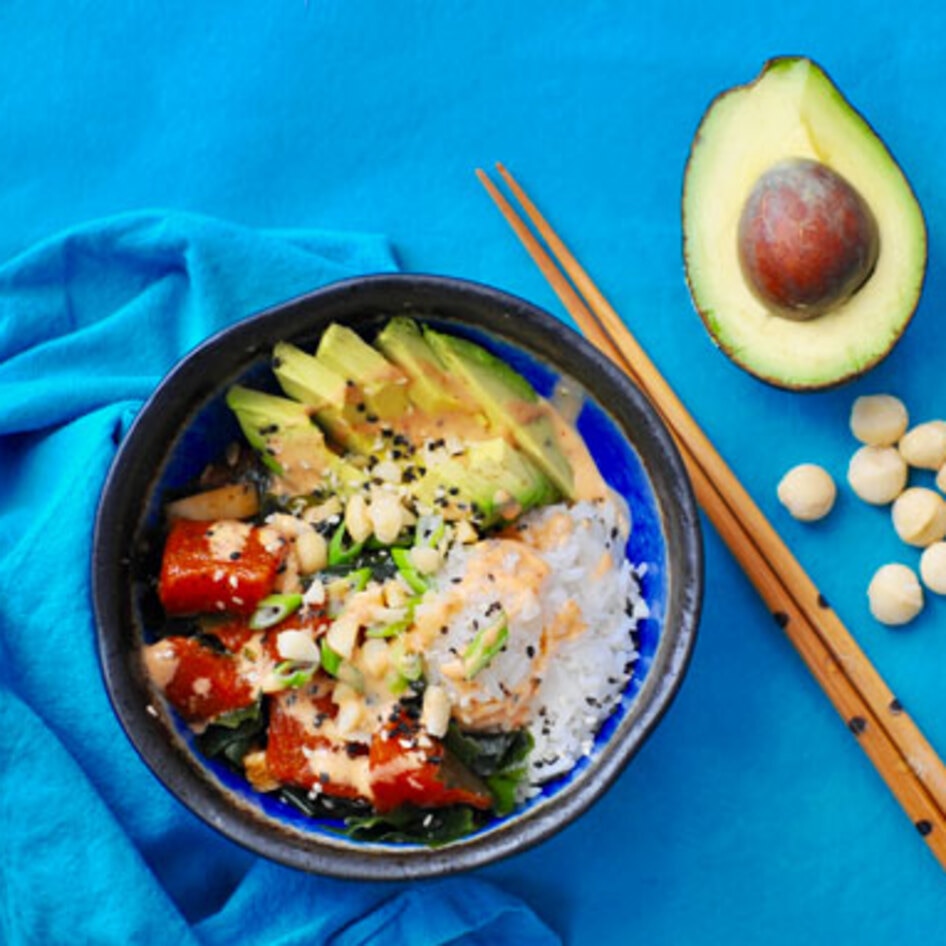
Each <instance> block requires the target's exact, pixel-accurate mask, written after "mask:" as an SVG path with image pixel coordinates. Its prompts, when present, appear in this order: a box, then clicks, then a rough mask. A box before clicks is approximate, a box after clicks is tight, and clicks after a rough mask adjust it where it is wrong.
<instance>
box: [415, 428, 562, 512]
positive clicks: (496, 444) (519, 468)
mask: <svg viewBox="0 0 946 946" xmlns="http://www.w3.org/2000/svg"><path fill="white" fill-rule="evenodd" d="M414 496H415V498H416V499H417V500H418V502H419V503H421V505H423V506H427V507H429V508H430V509H431V510H433V511H436V512H439V513H440V514H442V515H443V516H444V517H445V518H448V519H450V518H456V517H458V516H459V517H460V518H464V517H465V515H466V509H465V508H464V507H472V509H473V513H474V517H475V518H476V519H477V521H478V523H479V525H480V526H481V527H486V526H490V525H494V524H496V523H497V522H502V521H507V520H512V519H514V518H516V517H517V516H519V515H520V514H521V513H523V512H526V511H527V510H529V509H533V508H535V507H536V506H544V505H547V504H548V503H553V502H555V501H556V500H558V499H559V498H560V493H559V490H558V489H557V488H556V487H555V485H554V484H553V483H552V481H551V480H550V479H549V478H548V477H547V476H546V475H545V473H543V471H542V470H541V469H539V467H538V466H536V464H534V463H533V462H532V461H531V460H529V458H528V457H527V456H526V455H525V454H524V453H522V452H521V451H519V450H517V449H516V448H515V447H513V446H512V445H511V444H510V443H509V442H508V441H507V440H505V439H503V438H502V437H495V438H493V439H490V440H481V441H478V442H475V443H471V444H468V445H467V446H466V447H465V448H464V450H463V452H462V453H459V454H456V455H451V454H448V453H446V452H444V453H442V454H441V455H440V456H439V457H434V458H429V459H428V461H427V472H426V473H425V474H424V476H423V477H422V478H421V479H420V480H419V481H418V483H417V484H416V486H415V487H414Z"/></svg>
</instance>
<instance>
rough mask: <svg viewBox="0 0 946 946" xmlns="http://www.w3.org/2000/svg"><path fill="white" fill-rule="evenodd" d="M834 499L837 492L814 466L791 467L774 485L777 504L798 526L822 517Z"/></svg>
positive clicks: (817, 467) (825, 476) (800, 465)
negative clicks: (799, 521) (799, 523)
mask: <svg viewBox="0 0 946 946" xmlns="http://www.w3.org/2000/svg"><path fill="white" fill-rule="evenodd" d="M836 496H837V488H836V487H835V485H834V480H833V479H831V475H830V474H829V473H828V471H827V470H825V469H823V468H822V467H820V466H817V465H816V464H814V463H801V464H799V465H798V466H796V467H793V468H792V469H791V470H789V471H788V472H787V473H786V474H785V475H784V476H783V477H782V479H781V482H780V483H779V484H778V498H779V502H781V503H782V505H783V506H784V507H785V508H786V509H787V510H788V511H789V512H790V513H791V515H792V516H794V517H795V518H796V519H800V520H801V521H802V522H814V521H815V520H817V519H822V518H823V517H824V516H826V515H827V514H828V513H829V512H830V511H831V507H832V506H833V505H834V500H835V497H836Z"/></svg>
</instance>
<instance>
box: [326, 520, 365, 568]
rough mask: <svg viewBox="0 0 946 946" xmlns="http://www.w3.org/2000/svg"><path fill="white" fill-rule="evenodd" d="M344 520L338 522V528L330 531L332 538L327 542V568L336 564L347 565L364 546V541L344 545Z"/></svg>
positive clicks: (356, 556)
mask: <svg viewBox="0 0 946 946" xmlns="http://www.w3.org/2000/svg"><path fill="white" fill-rule="evenodd" d="M346 531H347V530H346V528H345V523H344V521H342V522H340V523H339V524H338V528H337V529H336V530H335V531H334V532H333V533H332V538H331V539H330V540H329V543H328V564H329V568H333V567H334V566H336V565H348V564H349V563H350V562H353V561H354V560H355V559H356V558H358V556H359V555H360V554H361V550H362V549H363V548H364V545H365V543H364V542H353V543H352V544H351V545H348V546H346V545H345V533H346Z"/></svg>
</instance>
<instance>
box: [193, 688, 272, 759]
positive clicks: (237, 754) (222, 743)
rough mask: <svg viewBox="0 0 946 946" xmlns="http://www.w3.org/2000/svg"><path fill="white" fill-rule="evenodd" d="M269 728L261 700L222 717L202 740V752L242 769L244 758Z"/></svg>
mask: <svg viewBox="0 0 946 946" xmlns="http://www.w3.org/2000/svg"><path fill="white" fill-rule="evenodd" d="M265 729H266V715H265V713H264V712H263V704H262V701H261V700H257V701H256V702H255V703H253V704H252V705H251V706H247V707H246V708H244V709H238V710H232V711H231V712H229V713H224V714H222V715H221V716H218V717H217V718H216V719H215V720H214V721H213V723H211V725H209V726H208V727H207V728H206V729H205V730H204V731H203V732H202V733H201V734H200V735H199V736H198V737H197V745H198V747H199V748H200V751H201V752H202V753H203V754H204V755H206V756H209V757H210V758H221V759H223V760H224V761H226V762H228V763H230V765H232V766H235V767H236V768H238V769H242V766H243V757H244V756H245V755H246V754H247V752H249V751H250V750H251V749H253V748H254V747H255V746H256V745H257V744H258V742H259V740H260V737H261V736H262V735H263V732H264V730H265Z"/></svg>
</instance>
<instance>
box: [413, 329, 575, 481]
mask: <svg viewBox="0 0 946 946" xmlns="http://www.w3.org/2000/svg"><path fill="white" fill-rule="evenodd" d="M424 338H425V339H426V340H427V341H428V343H429V344H430V347H431V348H432V349H433V350H434V352H435V353H436V354H437V356H438V357H439V358H440V360H441V361H442V362H443V363H444V365H446V367H447V368H448V370H449V371H451V372H452V373H453V374H454V376H455V377H456V378H457V379H458V380H460V381H461V382H462V383H463V384H464V386H465V387H466V389H467V391H468V392H469V394H470V397H471V398H472V399H473V400H474V401H476V403H478V404H479V405H480V407H481V408H482V409H483V411H484V412H485V414H486V415H487V417H488V418H489V419H490V421H491V422H492V423H493V424H494V425H495V426H496V427H497V428H499V429H500V430H508V431H509V432H510V434H511V436H512V437H513V439H514V440H515V442H516V445H517V446H518V447H519V448H520V449H521V450H522V451H523V453H525V454H526V455H527V456H528V457H529V459H530V460H532V462H533V463H534V464H535V465H536V466H537V467H538V468H539V469H540V470H542V472H543V473H544V474H545V475H546V476H547V477H548V478H549V480H551V482H552V483H553V484H554V486H555V487H556V489H557V490H558V491H559V492H560V493H561V495H562V496H564V497H566V498H568V499H573V498H574V489H575V477H574V471H573V470H572V467H571V463H570V462H569V460H568V457H567V456H566V455H565V453H564V452H563V451H562V449H561V446H560V442H559V439H558V435H557V433H556V431H555V426H554V423H553V422H552V419H551V417H550V416H549V414H548V412H547V409H546V405H545V402H544V401H543V400H542V399H541V398H540V397H539V395H538V394H537V393H536V391H535V389H534V388H533V387H532V385H531V384H529V382H528V381H527V380H526V379H525V378H524V377H522V375H520V374H518V373H517V372H516V371H515V370H514V369H512V368H511V367H509V365H507V364H506V363H505V362H503V361H500V359H499V358H497V357H495V356H494V355H493V354H491V353H490V352H488V351H487V350H486V349H485V348H482V347H480V346H479V345H476V344H474V343H473V342H470V341H468V340H467V339H464V338H459V337H457V336H455V335H445V334H443V333H441V332H436V331H434V330H433V329H431V328H430V327H426V326H425V328H424Z"/></svg>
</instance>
